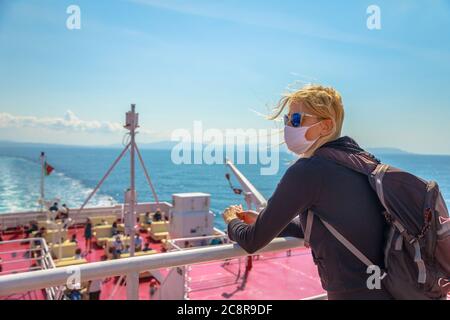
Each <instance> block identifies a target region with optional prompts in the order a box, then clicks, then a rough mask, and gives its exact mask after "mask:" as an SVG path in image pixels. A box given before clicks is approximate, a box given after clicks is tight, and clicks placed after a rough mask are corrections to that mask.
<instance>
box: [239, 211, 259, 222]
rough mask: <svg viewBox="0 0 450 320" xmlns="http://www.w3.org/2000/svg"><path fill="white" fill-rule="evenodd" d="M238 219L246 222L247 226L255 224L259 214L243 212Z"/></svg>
mask: <svg viewBox="0 0 450 320" xmlns="http://www.w3.org/2000/svg"><path fill="white" fill-rule="evenodd" d="M237 216H238V218H239V219H241V220H242V221H244V222H245V223H246V224H253V223H255V221H256V219H257V218H258V212H256V211H253V210H249V211H241V212H239V213H238V214H237Z"/></svg>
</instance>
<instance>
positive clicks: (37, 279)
mask: <svg viewBox="0 0 450 320" xmlns="http://www.w3.org/2000/svg"><path fill="white" fill-rule="evenodd" d="M303 246H304V242H303V239H298V238H277V239H275V240H273V241H272V242H271V243H270V244H268V245H267V246H266V247H265V248H263V249H261V250H259V251H258V252H257V253H255V254H258V253H265V252H274V251H284V250H289V249H294V248H298V247H303ZM243 256H248V253H247V252H246V251H245V250H244V249H242V248H241V247H239V245H237V244H225V245H218V246H208V247H204V248H199V249H192V250H183V251H174V252H167V253H160V254H154V255H149V256H139V257H132V258H125V259H118V260H110V261H103V262H93V263H88V264H82V265H77V266H70V267H61V268H56V269H50V270H41V271H33V272H27V273H21V274H12V275H6V276H2V277H0V296H7V295H11V294H14V293H21V292H25V291H30V290H36V289H42V288H48V287H58V286H63V285H66V284H68V281H69V279H70V281H73V277H74V274H77V275H79V281H80V282H85V281H90V280H95V279H104V278H107V277H113V276H119V275H125V274H128V273H131V272H144V271H149V270H157V269H161V268H172V267H180V266H185V265H190V264H199V263H203V262H210V261H218V260H224V259H232V258H238V257H243ZM71 283H72V282H71Z"/></svg>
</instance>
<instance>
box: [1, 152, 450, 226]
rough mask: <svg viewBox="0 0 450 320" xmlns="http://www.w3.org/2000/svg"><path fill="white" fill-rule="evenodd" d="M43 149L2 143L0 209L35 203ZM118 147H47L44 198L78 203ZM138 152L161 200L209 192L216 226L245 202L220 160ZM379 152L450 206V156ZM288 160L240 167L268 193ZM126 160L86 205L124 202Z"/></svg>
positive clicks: (145, 197) (141, 191)
mask: <svg viewBox="0 0 450 320" xmlns="http://www.w3.org/2000/svg"><path fill="white" fill-rule="evenodd" d="M41 149H42V147H34V146H21V145H13V146H6V147H1V148H0V213H2V212H13V211H26V210H36V209H38V204H37V199H38V198H39V185H40V184H39V183H40V182H39V181H40V164H39V154H40V151H41ZM120 151H121V150H119V149H94V148H78V147H77V148H76V147H70V148H69V147H46V148H45V152H46V153H47V156H48V162H49V163H50V164H51V165H52V166H54V167H55V172H54V173H53V174H52V175H50V176H49V177H47V178H46V179H45V185H46V198H47V199H52V198H55V197H57V198H60V199H61V201H62V202H65V203H66V204H67V205H68V206H69V207H77V206H80V205H81V204H82V202H83V201H84V200H85V198H86V197H87V196H88V194H89V193H90V192H91V191H92V190H93V188H94V187H95V186H96V184H97V183H98V181H99V180H100V179H101V178H102V176H103V175H104V174H105V172H106V170H107V169H108V168H109V166H110V165H111V164H112V162H113V161H114V159H115V158H116V157H117V156H118V155H119V153H120ZM141 152H142V156H143V158H144V161H145V163H146V166H147V169H148V170H149V172H150V175H151V178H152V181H153V183H154V185H155V188H156V191H157V193H158V196H159V198H160V200H161V201H168V202H170V201H171V195H172V194H173V193H179V192H206V193H210V194H211V210H212V211H213V212H215V213H216V226H217V227H219V228H224V224H223V222H222V220H221V217H220V215H219V213H220V212H221V211H222V210H223V209H224V208H225V207H226V206H228V205H230V204H238V203H242V204H243V199H242V196H238V195H235V194H233V193H232V192H231V190H230V188H229V186H228V183H227V181H226V180H225V178H224V176H225V173H226V172H228V171H227V169H226V167H225V166H224V165H175V164H173V163H172V161H171V159H170V151H168V150H141ZM379 158H380V159H381V160H382V161H383V162H385V163H388V164H391V165H393V166H396V167H399V168H402V169H404V170H408V171H410V172H412V173H414V174H416V175H418V176H420V177H423V178H425V179H429V180H435V181H437V182H438V183H439V185H440V187H441V190H442V192H443V194H444V197H445V199H446V202H447V205H449V206H450V156H427V155H410V154H398V155H393V154H392V155H379ZM292 160H293V158H292V156H291V155H289V154H285V153H281V155H280V170H279V172H278V174H277V175H273V176H261V175H260V167H259V166H257V165H239V166H238V168H239V169H240V170H241V171H242V172H243V173H244V174H245V175H246V176H247V177H248V178H249V180H250V181H251V182H252V183H253V184H254V185H255V186H256V187H257V188H258V190H259V191H260V192H261V193H262V194H263V195H264V196H265V197H266V198H269V197H270V195H271V193H272V192H273V190H274V189H275V187H276V185H277V183H278V181H279V180H280V178H281V176H282V175H283V173H284V172H285V170H286V169H287V167H288V166H289V163H290V162H291V161H292ZM128 165H129V158H128V157H125V158H124V159H123V160H122V162H121V163H119V165H118V166H117V168H116V170H115V171H114V172H113V173H112V174H111V176H110V177H109V178H108V180H106V182H105V184H104V185H103V186H102V188H101V189H100V191H99V192H98V194H97V195H96V196H95V197H94V198H93V199H92V200H91V202H90V203H89V206H101V205H109V204H112V203H117V202H123V193H124V190H125V189H126V188H127V187H128V185H129V169H128V168H129V166H128ZM136 179H137V181H136V188H137V191H138V199H139V201H140V202H146V201H154V199H153V197H152V193H151V192H150V189H149V187H148V185H147V183H146V180H145V177H144V175H143V173H142V171H141V170H140V168H138V169H137V177H136ZM235 184H236V185H237V183H236V182H235Z"/></svg>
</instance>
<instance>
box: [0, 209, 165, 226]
mask: <svg viewBox="0 0 450 320" xmlns="http://www.w3.org/2000/svg"><path fill="white" fill-rule="evenodd" d="M157 206H158V205H157V204H156V202H145V203H138V204H137V205H136V212H138V213H145V212H147V211H149V212H151V211H155V210H156V208H157ZM159 207H160V208H161V210H163V211H164V212H168V211H169V210H170V208H172V205H171V204H170V203H168V202H160V203H159ZM78 211H79V209H78V208H71V209H70V213H69V214H70V218H72V219H73V223H75V224H78V223H85V222H86V219H87V218H92V217H96V216H104V215H116V216H117V217H118V218H121V216H122V204H117V205H115V206H112V207H91V208H85V209H83V211H81V213H78ZM33 220H47V213H46V212H38V211H28V212H14V213H1V214H0V228H1V229H0V231H1V230H6V229H8V228H17V227H20V226H25V225H28V224H29V222H30V221H33Z"/></svg>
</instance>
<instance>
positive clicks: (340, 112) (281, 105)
mask: <svg viewBox="0 0 450 320" xmlns="http://www.w3.org/2000/svg"><path fill="white" fill-rule="evenodd" d="M292 103H302V105H303V106H304V107H305V112H306V113H309V114H311V115H314V116H317V117H318V118H320V119H330V120H331V121H332V122H333V130H332V131H331V132H330V134H328V135H326V136H323V137H320V138H319V139H318V140H317V141H316V142H315V143H314V144H313V145H312V146H311V148H309V150H308V151H307V152H306V153H305V154H304V155H303V157H310V156H312V155H313V154H314V152H315V151H316V150H317V149H318V148H319V147H320V146H322V145H323V144H325V143H327V142H329V141H332V140H335V139H337V138H339V137H340V136H341V132H342V125H343V122H344V106H343V104H342V98H341V95H340V94H339V92H338V91H337V90H335V89H334V88H331V87H324V86H321V85H306V86H304V87H303V88H301V89H299V90H297V91H295V92H290V93H286V94H284V95H283V97H282V98H281V99H280V101H279V102H278V104H277V106H276V108H275V112H274V114H273V115H272V116H270V117H269V119H270V120H275V119H277V118H278V117H279V116H280V115H281V113H282V112H283V110H284V109H285V108H286V106H289V105H291V104H292Z"/></svg>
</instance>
